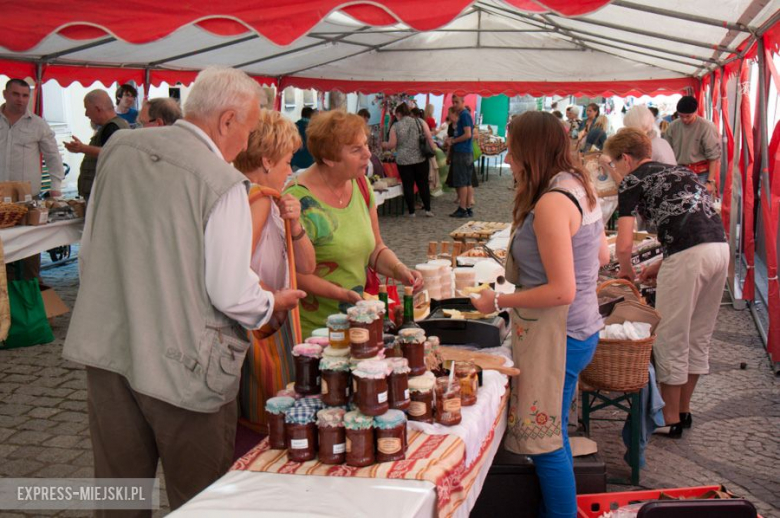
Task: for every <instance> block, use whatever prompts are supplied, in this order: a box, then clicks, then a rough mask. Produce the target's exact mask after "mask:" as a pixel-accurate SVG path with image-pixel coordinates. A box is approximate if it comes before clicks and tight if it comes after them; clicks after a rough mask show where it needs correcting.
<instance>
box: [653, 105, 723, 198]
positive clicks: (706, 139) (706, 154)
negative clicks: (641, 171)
mask: <svg viewBox="0 0 780 518" xmlns="http://www.w3.org/2000/svg"><path fill="white" fill-rule="evenodd" d="M698 109H699V102H698V101H697V100H696V99H695V98H694V97H692V96H690V95H686V96H683V97H682V98H681V99H680V100H679V101H678V102H677V113H679V115H680V116H679V118H678V119H677V120H675V121H674V122H672V123H671V124H669V128H668V129H667V130H666V133H664V135H663V138H665V139H666V140H667V141H668V142H669V144H671V146H672V149H673V150H674V157H675V158H676V159H677V163H678V164H679V165H683V166H685V167H687V168H688V169H690V170H691V171H693V172H694V173H696V175H697V176H698V177H699V181H701V183H703V184H704V185H705V186H706V187H707V192H708V193H710V194H711V193H713V192H714V191H715V187H716V185H717V177H718V170H719V168H720V135H718V129H717V128H716V127H715V125H714V124H713V123H712V122H710V121H708V120H706V119H704V118H703V117H699V116H698V115H696V110H698Z"/></svg>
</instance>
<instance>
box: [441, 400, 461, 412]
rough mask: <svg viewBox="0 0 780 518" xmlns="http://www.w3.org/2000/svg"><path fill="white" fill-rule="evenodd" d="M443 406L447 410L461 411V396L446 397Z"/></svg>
mask: <svg viewBox="0 0 780 518" xmlns="http://www.w3.org/2000/svg"><path fill="white" fill-rule="evenodd" d="M443 407H444V411H445V412H460V398H459V397H458V398H452V399H445V400H444V405H443Z"/></svg>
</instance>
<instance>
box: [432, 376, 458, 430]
mask: <svg viewBox="0 0 780 518" xmlns="http://www.w3.org/2000/svg"><path fill="white" fill-rule="evenodd" d="M461 419H462V417H461V413H460V383H459V381H458V380H457V379H453V380H452V383H450V378H449V377H441V378H436V422H437V423H439V424H442V425H444V426H455V425H456V424H460V421H461Z"/></svg>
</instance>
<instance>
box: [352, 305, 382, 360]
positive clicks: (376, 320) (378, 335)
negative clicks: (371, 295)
mask: <svg viewBox="0 0 780 518" xmlns="http://www.w3.org/2000/svg"><path fill="white" fill-rule="evenodd" d="M356 306H357V307H358V308H363V309H365V311H366V313H368V314H369V315H370V316H371V327H370V328H369V333H370V335H371V340H373V341H374V343H375V344H376V346H377V347H379V348H383V347H384V346H385V341H384V324H383V322H384V315H385V303H384V302H382V301H381V300H360V301H358V302H357V304H356Z"/></svg>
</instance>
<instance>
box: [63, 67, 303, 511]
mask: <svg viewBox="0 0 780 518" xmlns="http://www.w3.org/2000/svg"><path fill="white" fill-rule="evenodd" d="M258 95H259V88H258V86H257V84H256V83H255V82H254V81H253V80H252V79H251V78H249V76H247V75H246V74H244V73H243V72H240V71H238V70H234V69H223V68H212V69H206V70H204V71H202V72H201V73H200V74H199V75H198V77H197V79H196V80H195V83H194V84H193V87H192V90H191V92H190V94H189V97H188V99H187V102H186V104H185V106H184V118H183V119H181V120H179V121H177V122H176V123H175V124H174V125H172V126H166V127H160V128H153V129H139V130H135V131H127V132H124V131H123V132H120V133H118V134H117V135H115V136H114V138H113V139H112V140H111V142H109V143H108V145H107V146H106V147H105V148H104V149H103V150H102V151H101V157H100V162H99V164H98V175H97V178H96V182H95V185H94V190H93V193H92V200H91V201H90V206H89V209H88V211H87V218H86V222H85V226H84V236H83V240H82V249H81V253H80V254H79V260H80V261H79V262H80V267H81V286H80V289H79V294H78V298H77V300H76V306H75V308H74V310H73V318H72V319H71V323H70V329H69V330H68V336H67V339H66V342H65V347H64V352H63V356H64V357H65V358H67V359H68V360H72V361H74V362H78V363H82V364H85V365H86V366H87V406H88V410H89V424H90V434H91V438H92V445H93V452H94V458H95V477H96V478H153V477H154V476H155V473H156V470H157V463H158V460H161V461H162V464H163V466H164V470H165V478H166V490H167V493H168V499H169V501H170V505H171V508H172V509H176V508H178V507H179V506H181V505H182V504H183V503H184V502H186V501H187V500H188V499H190V498H191V497H192V496H194V495H195V494H197V493H198V492H199V491H201V490H202V489H203V488H205V487H206V486H208V485H209V484H210V483H211V482H213V481H214V480H216V479H217V478H218V477H220V476H221V475H222V474H224V473H225V472H226V471H227V469H228V468H229V467H230V463H231V461H232V455H233V447H234V441H235V430H236V422H237V406H236V394H237V392H238V388H239V377H240V374H241V365H242V363H243V361H244V356H245V353H246V350H247V348H248V347H249V342H248V341H247V333H246V331H244V330H243V329H242V328H241V327H243V328H246V329H258V328H260V327H261V326H263V325H264V324H266V323H267V322H268V321H269V319H270V318H271V316H272V314H273V313H274V312H276V311H286V310H289V309H291V308H293V307H295V306H296V305H297V304H298V300H299V299H300V298H302V297H304V296H305V295H306V294H305V293H304V292H302V291H299V290H290V289H284V290H280V291H277V292H275V293H270V292H268V291H265V290H263V289H262V288H261V286H260V284H259V280H258V277H257V275H255V274H254V273H253V272H252V270H251V268H250V264H249V261H250V258H251V256H252V253H251V249H250V248H251V243H252V220H251V215H250V210H249V203H248V198H247V189H248V187H249V182H248V181H247V180H246V178H245V177H244V176H243V175H242V174H241V173H239V172H238V171H237V170H235V169H234V168H233V167H232V166H231V165H230V162H232V161H233V159H234V158H235V157H236V155H238V153H239V152H241V151H243V150H244V149H246V147H247V141H248V137H249V133H250V132H251V131H252V129H253V128H254V127H255V126H256V124H257V120H258V118H259V113H260V106H259V98H258ZM278 260H282V259H281V258H278Z"/></svg>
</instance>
